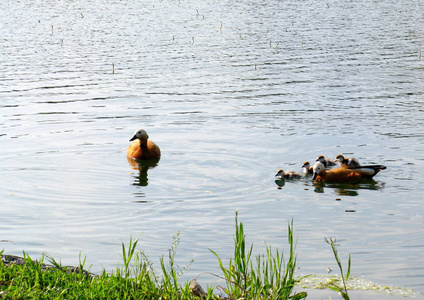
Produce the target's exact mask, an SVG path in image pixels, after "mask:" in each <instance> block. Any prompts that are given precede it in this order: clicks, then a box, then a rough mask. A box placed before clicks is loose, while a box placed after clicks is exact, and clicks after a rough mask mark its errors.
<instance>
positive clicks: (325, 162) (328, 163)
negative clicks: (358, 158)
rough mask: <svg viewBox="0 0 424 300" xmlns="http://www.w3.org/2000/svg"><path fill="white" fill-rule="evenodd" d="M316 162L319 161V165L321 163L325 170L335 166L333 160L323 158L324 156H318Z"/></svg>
mask: <svg viewBox="0 0 424 300" xmlns="http://www.w3.org/2000/svg"><path fill="white" fill-rule="evenodd" d="M316 161H319V162H320V163H322V164H323V165H324V167H326V168H328V167H331V166H335V165H336V163H335V162H334V161H333V160H331V159H330V158H328V157H325V156H324V155H320V156H318V158H317V160H316Z"/></svg>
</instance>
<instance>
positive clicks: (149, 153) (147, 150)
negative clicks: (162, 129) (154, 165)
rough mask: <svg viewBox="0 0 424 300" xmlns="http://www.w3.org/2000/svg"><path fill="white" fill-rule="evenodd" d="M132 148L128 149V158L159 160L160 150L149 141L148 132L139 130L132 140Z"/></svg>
mask: <svg viewBox="0 0 424 300" xmlns="http://www.w3.org/2000/svg"><path fill="white" fill-rule="evenodd" d="M131 141H132V143H131V144H130V146H129V147H128V149H127V156H128V157H130V158H134V159H142V160H145V159H159V158H160V155H161V153H160V148H159V147H158V145H156V144H155V143H154V142H153V141H151V140H150V139H149V136H148V135H147V133H146V131H144V130H143V129H140V130H137V131H136V133H135V135H134V136H133V137H132V138H131V139H130V142H131Z"/></svg>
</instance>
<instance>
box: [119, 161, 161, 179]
mask: <svg viewBox="0 0 424 300" xmlns="http://www.w3.org/2000/svg"><path fill="white" fill-rule="evenodd" d="M127 160H128V163H129V164H130V166H131V168H132V169H133V170H138V174H134V179H135V180H134V182H133V185H138V186H147V185H148V184H149V178H148V171H149V170H150V169H153V168H155V167H156V166H157V165H158V163H159V160H160V159H149V160H136V159H132V158H129V157H127Z"/></svg>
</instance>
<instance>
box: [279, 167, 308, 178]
mask: <svg viewBox="0 0 424 300" xmlns="http://www.w3.org/2000/svg"><path fill="white" fill-rule="evenodd" d="M275 177H279V178H285V179H295V178H301V177H302V176H301V175H300V174H299V173H296V172H294V171H287V172H284V170H283V169H278V170H277V174H275Z"/></svg>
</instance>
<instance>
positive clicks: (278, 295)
mask: <svg viewBox="0 0 424 300" xmlns="http://www.w3.org/2000/svg"><path fill="white" fill-rule="evenodd" d="M235 223H236V224H235V225H236V235H235V237H234V257H233V258H231V259H230V260H229V262H228V267H225V266H224V263H223V261H222V259H221V258H220V257H219V255H218V254H217V253H216V252H215V251H213V250H210V251H211V252H212V253H213V254H214V255H215V256H216V258H217V259H218V264H219V267H220V269H221V271H222V272H223V274H224V278H225V280H226V287H222V290H223V291H224V292H225V293H226V294H227V296H228V298H230V299H240V298H244V299H304V298H306V296H307V294H306V293H304V292H300V293H295V292H294V286H295V284H296V282H298V280H296V279H295V276H294V274H295V271H296V254H295V241H294V238H293V222H292V223H290V224H289V225H288V243H289V254H288V259H287V262H286V261H285V259H284V255H283V253H282V252H280V251H278V249H277V250H276V251H272V248H271V247H270V246H266V254H263V255H258V256H256V260H255V262H254V260H252V252H253V244H252V245H250V246H246V236H245V235H244V227H243V223H241V222H240V223H239V222H238V213H237V212H236V217H235Z"/></svg>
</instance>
